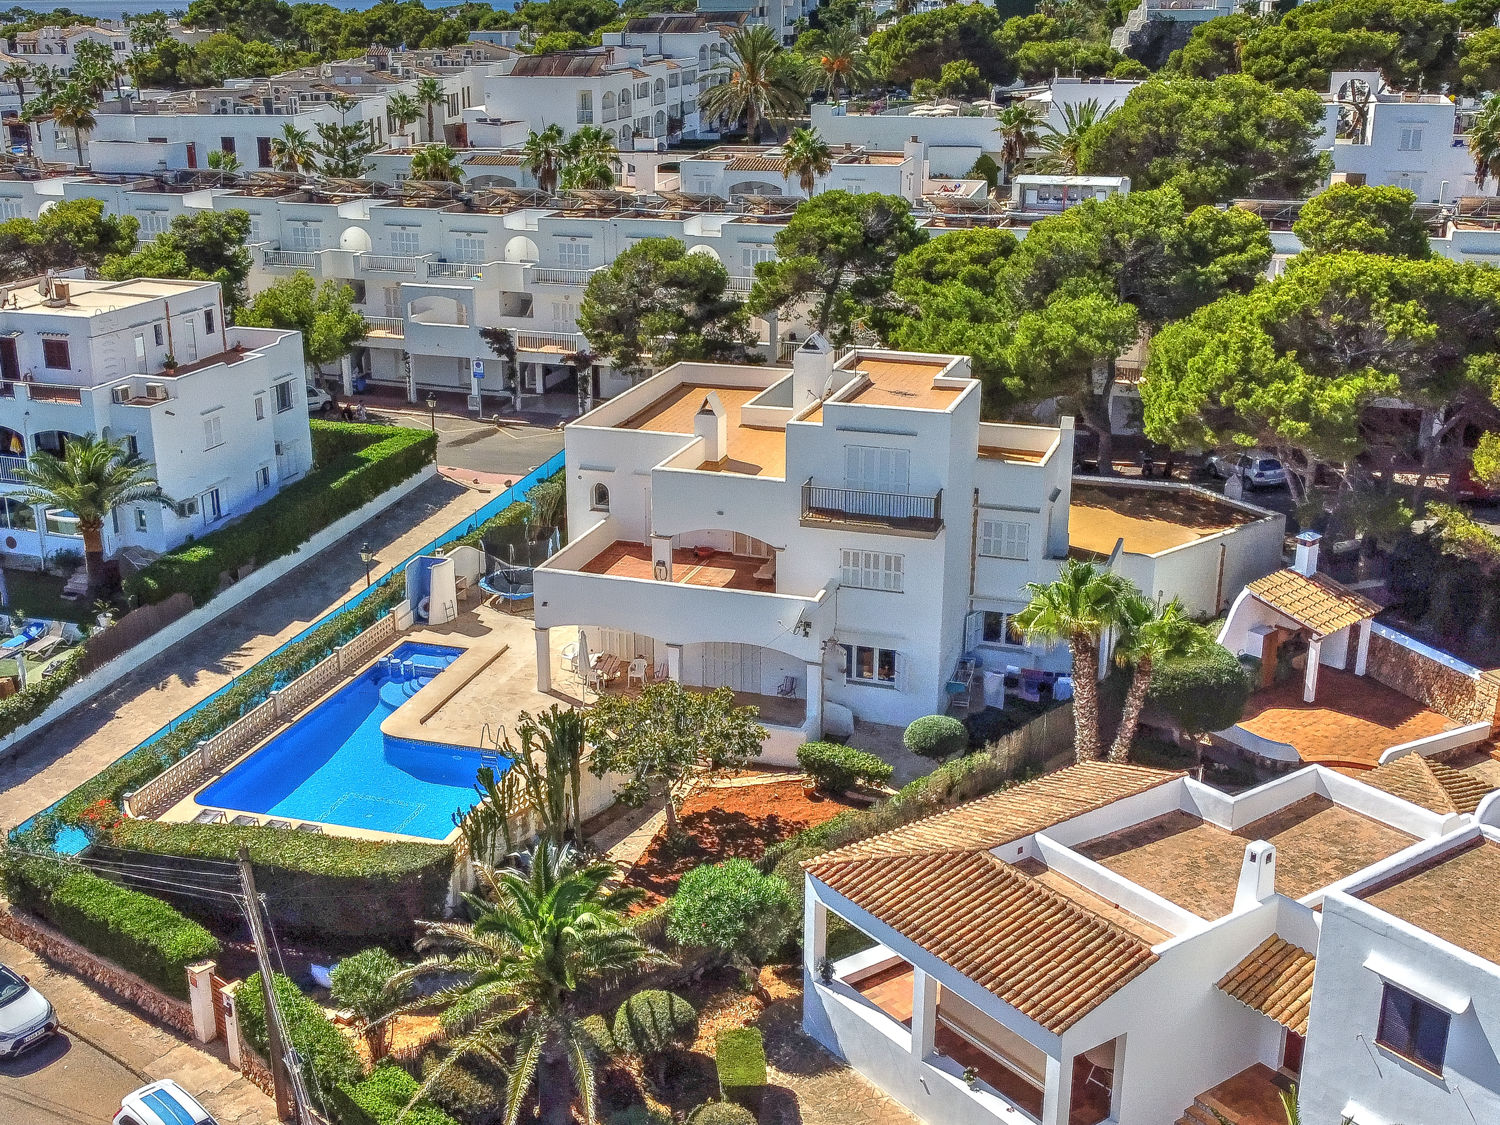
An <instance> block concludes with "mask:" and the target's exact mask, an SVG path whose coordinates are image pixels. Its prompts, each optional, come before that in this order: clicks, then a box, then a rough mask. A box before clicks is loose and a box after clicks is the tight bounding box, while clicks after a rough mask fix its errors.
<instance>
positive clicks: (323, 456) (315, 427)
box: [308, 418, 410, 469]
mask: <svg viewBox="0 0 1500 1125" xmlns="http://www.w3.org/2000/svg"><path fill="white" fill-rule="evenodd" d="M308 422H309V426H308V428H309V429H310V430H311V431H312V451H313V468H315V469H321V468H323V466H325V465H331V464H332V463H333V462H335V461H337V460H339V459H340V458H341V457H350V456H353V455H354V454H356V453H358V452H359V451H360V450H361V449H368V448H370V446H372V445H374V444H375V443H376V442H377V441H382V440H384V439H385V438H388V437H390V436H391V433H392V432H393V431H394V430H397V429H400V428H402V427H397V426H372V425H370V424H369V423H368V422H330V421H325V420H324V419H322V418H309V419H308ZM407 428H410V427H407Z"/></svg>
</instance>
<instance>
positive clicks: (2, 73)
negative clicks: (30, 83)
mask: <svg viewBox="0 0 1500 1125" xmlns="http://www.w3.org/2000/svg"><path fill="white" fill-rule="evenodd" d="M30 77H31V67H29V66H27V65H26V64H25V63H23V62H20V61H19V60H18V61H16V62H13V63H11V64H10V65H9V66H8V67H6V68H5V69H4V70H0V82H13V83H14V84H15V87H16V97H17V98H19V99H20V100H21V104H22V105H25V104H26V82H27V80H28V79H29V78H30Z"/></svg>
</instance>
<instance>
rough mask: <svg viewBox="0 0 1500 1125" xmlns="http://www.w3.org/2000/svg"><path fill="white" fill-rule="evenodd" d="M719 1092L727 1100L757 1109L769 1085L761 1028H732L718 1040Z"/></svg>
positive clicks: (715, 1053)
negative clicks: (767, 1083)
mask: <svg viewBox="0 0 1500 1125" xmlns="http://www.w3.org/2000/svg"><path fill="white" fill-rule="evenodd" d="M714 1064H715V1066H717V1068H718V1071H719V1092H720V1093H721V1094H723V1095H724V1100H725V1101H731V1102H738V1103H739V1104H740V1105H742V1106H746V1107H748V1108H750V1109H755V1108H757V1107H758V1106H759V1104H760V1095H761V1091H762V1090H764V1089H765V1085H766V1045H765V1040H764V1038H763V1037H762V1035H761V1033H760V1028H758V1027H731V1028H726V1029H725V1030H723V1031H721V1032H719V1035H718V1038H717V1039H716V1040H715V1041H714Z"/></svg>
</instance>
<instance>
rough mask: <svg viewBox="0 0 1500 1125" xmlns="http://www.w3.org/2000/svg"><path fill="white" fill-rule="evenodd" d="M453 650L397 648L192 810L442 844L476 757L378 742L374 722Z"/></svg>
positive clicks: (468, 793) (470, 797)
mask: <svg viewBox="0 0 1500 1125" xmlns="http://www.w3.org/2000/svg"><path fill="white" fill-rule="evenodd" d="M462 652H463V650H462V649H459V648H449V647H447V646H444V645H427V644H418V643H415V642H411V641H408V642H407V643H405V644H403V645H401V646H400V647H398V648H397V649H396V650H395V651H394V652H392V653H391V654H390V656H389V657H386V658H382V659H381V660H379V661H377V662H376V664H375V665H374V666H373V667H371V668H369V669H367V670H366V671H365V672H363V673H362V674H361V675H360V676H359V677H358V678H357V679H355V680H354V681H353V682H351V683H349V684H346V685H345V686H344V687H342V688H340V689H339V690H338V691H337V692H335V693H334V694H333V695H332V696H330V697H329V698H328V699H327V700H325V701H324V702H323V703H321V704H320V705H319V706H318V707H316V708H315V709H314V710H313V711H312V712H310V713H309V714H308V715H306V716H305V717H303V718H302V719H299V720H298V721H297V722H296V723H294V724H292V725H291V726H290V727H288V728H287V729H286V730H284V731H282V732H281V733H280V734H279V735H277V736H276V737H275V738H273V739H272V740H271V741H270V742H268V743H266V745H265V746H263V747H261V749H259V750H257V751H256V752H255V753H254V754H252V755H251V756H250V757H248V758H246V759H245V760H244V761H243V762H241V763H240V764H239V765H237V766H235V767H234V768H233V769H232V770H230V771H229V772H228V773H227V774H225V775H224V776H223V777H222V778H220V779H219V780H218V781H216V782H214V783H213V784H212V785H211V786H209V787H208V788H207V789H205V790H204V791H203V792H202V793H201V794H200V795H199V797H198V803H199V804H200V805H206V806H208V807H210V808H216V809H234V810H237V811H239V812H251V813H262V814H265V815H269V816H276V817H283V818H285V819H287V820H292V821H299V820H312V821H318V822H319V823H322V824H340V825H344V826H345V827H348V828H368V829H372V830H376V831H381V832H401V833H404V834H406V835H408V836H425V837H427V838H428V839H432V840H441V839H443V838H444V837H445V836H447V835H448V833H450V832H452V831H453V819H452V818H453V813H454V811H455V810H456V809H465V810H467V809H468V808H469V807H470V806H472V805H473V804H474V802H475V800H476V797H475V794H474V788H473V786H474V777H475V774H476V773H477V772H478V769H479V767H480V765H481V764H482V763H481V760H480V755H479V751H477V750H464V749H460V748H459V747H456V746H443V745H439V744H437V743H431V742H414V741H410V740H406V739H393V738H386V737H385V736H383V735H382V734H381V733H380V724H381V723H382V722H384V721H385V719H386V717H387V716H388V715H390V714H391V713H392V712H393V711H395V710H396V708H397V707H399V706H401V704H403V703H405V702H406V701H407V700H408V699H410V698H411V697H412V696H413V695H415V694H416V693H417V691H418V690H419V689H420V688H422V687H423V686H425V685H426V684H428V683H430V682H431V680H432V677H433V676H435V675H437V674H438V673H439V672H441V671H442V670H443V669H444V668H446V667H447V666H448V665H449V664H451V663H453V661H454V660H456V659H457V658H458V656H459V655H460V654H461V653H462ZM393 662H394V666H393ZM502 761H503V760H502Z"/></svg>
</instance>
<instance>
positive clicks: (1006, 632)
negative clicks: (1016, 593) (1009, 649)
mask: <svg viewBox="0 0 1500 1125" xmlns="http://www.w3.org/2000/svg"><path fill="white" fill-rule="evenodd" d="M979 639H980V641H982V642H983V643H984V644H987V645H1011V646H1014V647H1020V646H1022V645H1024V644H1025V643H1026V634H1024V633H1022V632H1021V630H1020V629H1018V628H1017V627H1016V623H1015V617H1014V616H1013V615H1012V614H1009V613H1002V612H1001V611H999V610H993V609H987V610H985V611H984V617H983V621H982V623H981V628H980V633H979Z"/></svg>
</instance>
